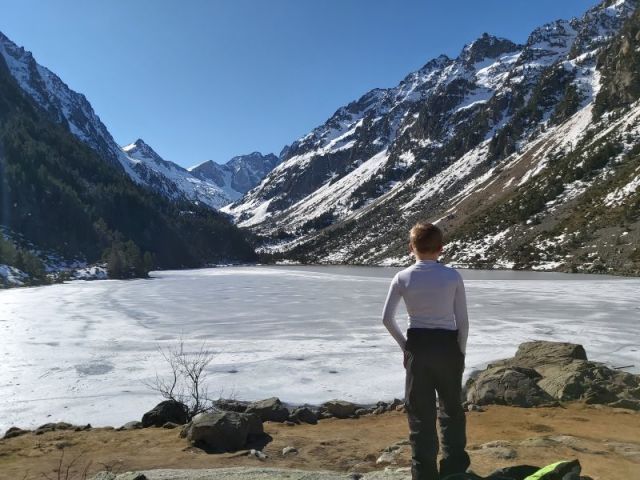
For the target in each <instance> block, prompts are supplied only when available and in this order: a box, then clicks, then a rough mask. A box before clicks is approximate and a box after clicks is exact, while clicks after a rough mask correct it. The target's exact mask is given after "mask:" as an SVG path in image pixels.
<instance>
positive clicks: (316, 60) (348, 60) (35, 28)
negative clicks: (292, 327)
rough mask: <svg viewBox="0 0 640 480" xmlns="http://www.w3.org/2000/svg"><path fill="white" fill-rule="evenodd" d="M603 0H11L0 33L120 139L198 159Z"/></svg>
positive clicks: (272, 146)
mask: <svg viewBox="0 0 640 480" xmlns="http://www.w3.org/2000/svg"><path fill="white" fill-rule="evenodd" d="M596 3H597V2H596V1H595V0H535V1H532V0H485V1H479V0H457V1H453V2H452V1H434V0H316V1H312V0H182V1H178V0H175V1H173V0H172V1H170V0H108V1H86V0H55V1H52V0H3V1H2V14H1V15H0V30H2V31H3V32H4V33H5V34H6V35H7V36H9V37H10V38H11V39H12V40H13V41H14V42H16V43H17V44H19V45H22V46H24V47H25V48H26V49H27V50H30V51H32V52H33V54H34V56H35V57H36V59H37V60H38V61H39V62H40V63H41V64H43V65H45V66H47V67H48V68H50V69H51V70H53V71H54V72H55V73H57V74H58V75H59V76H60V77H61V78H62V79H63V80H64V81H65V82H66V83H67V84H68V85H69V86H71V88H73V89H74V90H77V91H79V92H82V93H84V94H85V95H86V96H87V98H88V99H89V101H90V102H91V103H92V105H93V107H94V109H95V111H96V113H97V114H98V115H99V116H100V118H101V119H102V121H103V122H104V123H105V124H106V125H107V127H108V128H109V130H110V131H111V133H112V134H113V136H114V138H115V139H116V141H117V142H118V143H120V144H126V143H129V142H131V141H133V140H135V139H136V138H138V137H141V138H143V139H144V140H145V141H146V142H147V143H149V144H150V145H151V146H152V147H153V148H154V149H156V151H157V152H158V153H159V154H160V155H162V156H163V157H164V158H166V159H168V160H173V161H175V162H177V163H180V164H181V165H184V166H190V165H193V164H196V163H199V162H202V161H204V160H208V159H212V160H215V161H218V162H221V163H223V162H225V161H226V160H228V159H229V158H230V157H232V156H234V155H238V154H242V153H248V152H251V151H255V150H258V151H262V152H264V153H267V152H275V153H279V151H280V149H281V148H282V147H283V146H284V145H285V144H288V143H291V142H292V141H293V140H295V139H296V138H298V137H300V136H301V135H304V134H305V133H307V132H308V131H309V130H311V129H312V128H314V127H315V126H317V125H319V124H321V123H323V122H324V121H325V120H326V119H327V118H328V117H329V116H330V115H331V114H332V113H333V112H334V111H335V110H336V109H337V108H338V107H340V106H341V105H344V104H346V103H348V102H349V101H351V100H355V99H357V98H358V97H359V96H360V95H362V94H363V93H365V92H366V91H368V90H370V89H371V88H374V87H390V86H393V85H395V84H397V83H398V82H399V81H400V80H401V79H402V78H403V77H404V76H405V75H406V74H408V73H409V72H411V71H413V70H416V69H418V68H420V67H421V66H422V65H423V64H424V63H426V62H427V61H428V60H429V59H430V58H433V57H435V56H437V55H439V54H441V53H445V54H447V55H453V56H455V55H457V54H458V53H459V51H460V50H461V48H462V47H463V45H464V44H465V43H469V42H471V41H473V40H474V39H475V38H477V37H478V36H479V35H481V34H482V33H483V32H489V33H492V34H494V35H498V36H503V37H507V38H510V39H511V40H514V41H518V42H523V41H525V39H526V37H527V35H528V33H529V32H530V31H531V30H532V29H533V28H535V27H536V26H538V25H540V24H542V23H545V22H548V21H551V20H555V19H557V18H571V17H573V16H577V15H580V14H581V13H582V12H584V11H585V10H586V9H587V8H589V7H590V6H592V5H594V4H596Z"/></svg>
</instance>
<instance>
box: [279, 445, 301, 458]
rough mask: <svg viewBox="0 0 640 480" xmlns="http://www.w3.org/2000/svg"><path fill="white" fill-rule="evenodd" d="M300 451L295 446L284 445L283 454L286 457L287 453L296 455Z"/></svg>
mask: <svg viewBox="0 0 640 480" xmlns="http://www.w3.org/2000/svg"><path fill="white" fill-rule="evenodd" d="M297 453H298V449H297V448H295V447H284V448H283V449H282V456H283V457H286V456H287V455H295V454H297Z"/></svg>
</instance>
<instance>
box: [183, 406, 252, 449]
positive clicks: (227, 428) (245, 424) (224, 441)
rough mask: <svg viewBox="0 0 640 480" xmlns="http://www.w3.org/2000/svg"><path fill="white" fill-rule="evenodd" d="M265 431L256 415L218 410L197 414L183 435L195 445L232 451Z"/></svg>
mask: <svg viewBox="0 0 640 480" xmlns="http://www.w3.org/2000/svg"><path fill="white" fill-rule="evenodd" d="M263 433H264V430H263V428H262V421H261V420H260V418H259V417H257V416H256V415H253V414H247V413H238V412H224V411H217V412H208V413H201V414H198V415H196V416H195V417H194V418H193V420H191V422H190V423H189V424H188V425H186V426H185V428H184V429H183V431H182V433H181V435H182V436H186V437H187V440H189V442H190V443H191V444H192V445H194V446H197V447H200V448H205V449H207V450H211V451H222V452H232V451H235V450H239V449H241V448H243V447H245V446H246V445H247V442H248V441H250V440H251V439H253V438H255V437H257V436H259V435H261V434H263Z"/></svg>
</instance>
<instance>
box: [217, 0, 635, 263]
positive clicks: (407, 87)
mask: <svg viewBox="0 0 640 480" xmlns="http://www.w3.org/2000/svg"><path fill="white" fill-rule="evenodd" d="M637 17H638V14H637V12H636V2H635V1H634V0H617V1H605V2H603V3H602V4H600V5H598V6H596V7H594V8H592V9H590V10H589V11H587V12H586V13H585V14H584V15H583V16H582V17H581V18H575V19H572V20H568V21H566V20H558V21H556V22H552V23H549V24H546V25H543V26H542V27H540V28H537V29H536V30H534V31H533V32H532V33H531V34H530V36H529V38H528V39H527V42H526V43H525V44H524V45H517V44H515V43H513V42H511V41H509V40H507V39H502V38H496V37H494V36H491V35H488V34H484V35H482V36H481V37H480V38H478V39H477V40H476V41H474V42H472V43H471V44H469V45H467V46H465V47H464V48H463V49H462V51H461V53H460V54H459V55H458V56H457V57H456V58H448V57H447V56H444V55H442V56H440V57H438V58H436V59H434V60H431V61H430V62H428V63H427V64H426V65H425V66H424V67H423V68H421V69H420V70H418V71H416V72H414V73H412V74H410V75H408V76H407V77H406V78H405V79H404V80H403V81H401V82H400V83H399V84H398V85H397V86H396V87H393V88H388V89H375V90H372V91H370V92H368V93H366V94H365V95H364V96H362V97H361V98H360V99H358V100H357V101H354V102H352V103H350V104H349V105H347V106H344V107H341V108H339V109H338V110H337V111H336V113H335V114H334V115H333V116H332V117H331V118H330V119H329V120H327V121H326V122H325V123H324V124H323V125H321V126H319V127H317V128H316V129H314V130H313V131H311V132H310V133H309V134H307V135H305V136H304V137H302V138H300V139H298V140H297V141H295V142H294V143H293V144H292V145H291V146H290V147H289V148H288V149H286V150H285V152H284V154H283V155H282V162H281V163H280V164H279V165H278V166H277V167H276V168H275V169H274V170H272V171H271V172H270V173H269V174H268V175H267V176H266V177H265V179H264V180H263V181H262V182H261V183H260V184H259V185H258V186H257V187H256V188H254V189H253V190H252V191H250V192H249V193H248V194H247V195H246V196H245V197H244V198H243V199H242V200H240V201H238V202H235V203H234V204H232V205H229V206H227V207H225V208H224V209H223V211H226V212H228V213H230V214H232V215H234V216H235V218H236V220H237V222H238V224H239V225H240V226H244V227H248V228H251V229H252V230H253V231H254V232H255V233H256V234H258V235H259V236H261V237H262V238H263V240H264V244H263V246H262V251H263V252H264V253H265V254H268V255H272V256H273V258H275V259H290V260H300V261H313V262H321V263H343V262H346V263H365V264H402V263H405V262H406V261H407V259H408V257H407V255H406V239H405V236H406V229H407V226H409V225H411V224H412V223H413V222H415V221H416V220H418V219H427V220H431V221H438V222H439V223H440V224H441V225H442V226H443V227H444V228H445V229H446V232H447V234H448V236H449V238H450V239H451V240H452V242H453V243H452V244H451V245H450V248H449V250H448V252H447V253H448V254H447V258H446V259H447V260H448V261H451V262H454V263H458V264H467V265H472V266H485V267H494V266H497V267H512V268H547V269H564V270H572V269H586V270H589V271H593V270H598V271H606V270H612V271H617V272H623V273H624V272H635V271H640V265H639V264H638V263H637V262H638V261H640V252H637V250H635V247H634V243H633V241H631V240H632V239H637V238H640V231H639V230H640V229H638V228H637V227H638V223H637V220H638V219H637V216H636V217H627V216H625V215H626V214H624V213H620V212H622V211H627V210H632V211H635V212H636V213H637V211H638V210H637V205H638V194H639V193H640V192H638V191H637V186H638V183H640V182H638V177H637V175H638V169H637V168H636V167H638V158H637V153H634V152H636V149H635V148H636V147H635V146H636V140H635V138H637V131H636V129H637V123H636V120H635V118H636V116H637V115H638V113H640V107H638V106H636V104H633V102H634V101H635V100H637V99H638V97H640V88H638V86H637V85H636V82H637V81H638V77H639V74H640V72H638V71H637V70H633V68H634V65H636V64H634V63H633V61H635V57H633V55H636V54H637V53H636V51H637V50H638V49H639V47H638V46H637V44H638V41H639V39H640V35H639V36H637V37H636V36H635V34H636V30H634V28H635V25H636V23H637ZM627 30H628V31H629V32H631V33H627V34H624V33H621V31H627ZM625 52H626V53H625ZM623 54H626V55H628V56H630V57H633V58H631V60H627V61H625V62H623V63H622V64H621V63H620V62H619V59H620V57H621V56H622V55H623ZM624 68H627V70H629V69H631V71H630V72H629V71H626V72H625V74H624V75H623V74H622V73H619V72H618V71H617V70H622V69H624ZM616 69H617V70H616ZM615 82H617V83H615ZM636 89H637V91H636ZM605 91H606V92H610V93H609V94H607V95H604V93H603V92H605ZM611 92H612V93H611ZM620 92H622V93H620ZM625 92H626V93H627V94H626V95H625V94H624V93H625ZM616 95H617V97H616ZM605 96H608V97H610V98H614V97H615V101H613V100H611V101H610V102H609V104H606V102H604V100H603V99H604V98H605ZM618 97H623V98H618ZM603 102H604V103H603ZM605 104H606V105H605ZM603 105H604V106H603ZM620 108H622V109H624V110H620ZM614 118H615V121H614ZM638 168H640V167H638ZM604 185H607V188H604ZM589 202H596V203H597V204H598V205H599V207H602V208H603V209H604V213H602V214H601V216H599V217H598V218H600V223H598V224H597V225H596V224H591V223H587V224H585V223H584V221H582V220H584V211H582V210H581V209H586V208H587V207H586V206H585V205H587V204H589ZM630 206H631V207H632V208H630ZM634 208H635V209H636V210H634ZM589 210H592V211H594V212H595V210H594V209H589ZM495 212H501V214H500V215H497V214H496V213H495ZM576 212H581V213H576ZM593 215H596V214H595V213H593ZM606 218H615V219H616V220H615V221H613V223H614V224H615V226H614V225H613V224H612V221H609V220H606ZM581 219H582V220H581ZM616 222H617V223H616ZM591 230H593V231H591ZM624 232H627V233H626V234H624ZM612 235H613V236H614V237H615V236H617V237H616V238H619V240H616V242H617V243H616V247H615V248H610V246H611V245H610V244H611V238H609V237H611V236H612ZM636 257H638V259H637V260H635V258H636Z"/></svg>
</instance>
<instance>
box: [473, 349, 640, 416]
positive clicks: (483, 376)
mask: <svg viewBox="0 0 640 480" xmlns="http://www.w3.org/2000/svg"><path fill="white" fill-rule="evenodd" d="M465 389H466V400H467V403H469V404H474V405H488V404H499V405H514V406H519V407H534V406H543V405H553V404H554V403H557V402H558V401H571V400H582V401H585V402H586V403H590V404H606V405H610V406H613V407H622V408H630V409H633V410H640V376H639V375H633V374H631V373H628V372H623V371H621V370H616V369H614V368H610V367H607V366H606V365H604V364H603V363H598V362H592V361H589V360H588V359H587V354H586V352H585V349H584V348H583V347H582V345H577V344H573V343H562V342H547V341H534V342H526V343H523V344H521V345H520V346H519V347H518V351H517V352H516V354H515V356H514V357H513V358H508V359H504V360H499V361H497V362H494V363H491V364H489V365H488V366H487V369H486V370H484V371H482V372H480V373H479V374H477V375H475V376H472V378H470V379H469V381H468V382H467V384H466V387H465Z"/></svg>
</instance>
